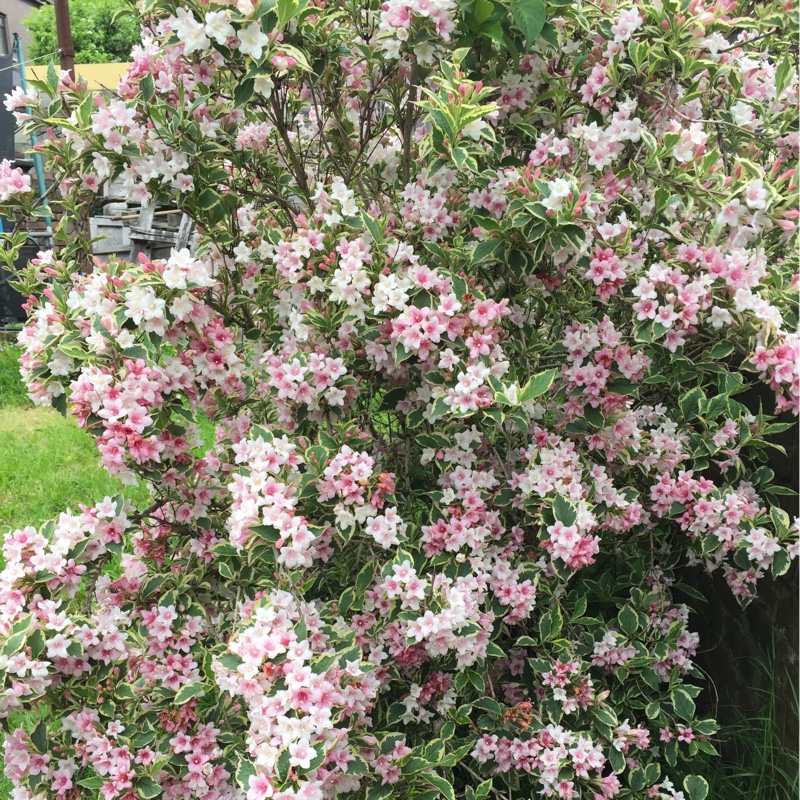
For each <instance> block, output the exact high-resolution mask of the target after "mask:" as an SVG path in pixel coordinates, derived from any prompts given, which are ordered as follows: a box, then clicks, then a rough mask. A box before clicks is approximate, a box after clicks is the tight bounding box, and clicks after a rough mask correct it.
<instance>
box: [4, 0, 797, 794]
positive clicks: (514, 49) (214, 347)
mask: <svg viewBox="0 0 800 800" xmlns="http://www.w3.org/2000/svg"><path fill="white" fill-rule="evenodd" d="M139 5H140V12H141V18H142V24H143V37H144V39H143V44H142V45H141V47H137V48H136V49H135V52H134V57H133V63H132V65H131V67H130V70H129V71H128V73H127V75H126V76H125V78H124V79H123V80H122V82H121V84H120V86H119V89H118V97H117V98H116V99H111V100H103V99H101V98H97V97H95V98H93V97H92V96H91V95H90V94H89V92H88V91H87V90H86V88H85V87H84V86H82V85H76V84H75V83H73V82H71V81H70V80H69V78H68V77H67V76H66V75H63V74H62V75H61V76H60V77H59V76H58V75H57V74H56V73H55V72H54V71H52V70H51V72H50V76H49V78H48V80H47V81H42V82H40V83H39V84H38V85H36V87H35V88H36V89H37V90H38V92H34V91H33V90H31V92H30V93H29V95H28V96H23V95H21V94H20V93H17V95H15V96H11V97H10V98H9V99H8V100H7V101H6V102H7V105H8V106H9V107H10V108H11V109H12V110H15V111H16V113H17V114H18V118H19V120H20V122H23V123H25V124H26V125H29V126H33V127H35V128H37V129H38V131H39V149H40V151H41V152H42V153H43V154H44V156H45V157H46V158H47V159H48V163H49V168H50V170H51V171H52V173H53V175H54V176H55V179H56V183H57V190H58V197H59V203H61V204H62V205H63V208H64V209H65V214H64V217H63V219H62V221H61V223H60V226H59V227H58V228H57V230H56V246H55V247H54V248H53V249H52V250H47V251H43V252H41V253H39V255H38V257H37V258H36V259H34V261H33V262H32V264H31V265H30V267H29V268H28V269H27V270H26V272H25V273H24V274H23V275H22V276H21V277H20V282H21V285H22V286H23V288H24V291H25V293H26V294H27V295H29V300H28V307H29V311H30V319H29V321H28V324H27V325H26V327H25V328H24V330H23V332H22V334H21V336H20V341H21V343H22V345H23V346H24V348H25V352H24V355H23V357H22V372H23V375H24V377H25V380H26V382H27V385H28V388H29V390H30V393H31V395H32V397H33V398H34V400H35V401H36V402H37V403H39V404H42V405H50V404H52V405H54V406H56V407H57V408H59V409H61V410H62V411H63V412H65V413H70V414H72V415H73V416H74V417H75V418H76V419H77V421H78V424H79V425H81V426H83V427H84V428H86V430H87V431H89V432H90V433H91V434H92V435H93V436H94V437H95V438H96V440H97V444H98V449H99V454H100V459H101V461H102V464H103V466H104V467H105V468H106V469H108V470H109V472H111V473H112V474H115V475H119V476H120V477H121V478H122V479H123V480H124V481H126V482H128V483H134V482H136V481H144V482H145V483H146V485H147V487H148V488H149V491H150V494H151V497H152V503H151V504H150V505H149V506H148V507H146V508H135V507H132V506H131V505H130V503H128V502H127V501H125V500H124V499H123V498H122V497H119V498H105V499H104V500H102V501H101V502H99V503H96V504H95V505H86V506H82V507H81V508H80V509H79V510H78V511H72V512H65V513H64V514H62V515H61V517H60V518H59V519H58V520H55V521H53V522H50V523H48V524H47V525H45V526H44V527H43V528H42V529H41V530H38V531H37V530H34V529H33V528H26V529H24V530H18V531H14V532H12V533H10V534H9V535H7V536H6V538H5V542H4V544H3V558H4V562H5V567H4V569H3V571H2V573H0V609H2V614H0V638H1V639H2V648H1V649H0V681H2V683H0V717H3V718H5V719H6V720H7V718H8V716H9V715H10V714H12V713H14V712H16V711H18V710H22V709H36V710H37V711H38V712H39V713H40V715H41V721H40V722H39V723H38V725H37V726H36V727H35V729H33V730H27V731H26V730H23V729H21V728H18V729H16V730H10V731H9V732H8V735H7V736H6V744H5V773H6V775H7V776H8V777H9V778H10V779H11V780H12V781H13V783H14V784H15V787H16V789H15V795H14V797H15V800H33V799H34V798H36V799H37V800H38V798H57V799H58V800H70V799H71V798H78V797H97V796H102V798H104V800H117V799H119V800H133V799H134V798H144V799H145V800H147V799H148V798H154V797H157V796H158V797H164V798H181V799H183V798H193V797H196V798H206V799H207V800H213V799H214V798H219V800H226V799H228V798H231V799H233V798H236V799H237V800H243V799H244V798H246V800H264V798H275V800H288V799H289V798H297V800H323V799H324V800H332V798H336V797H341V798H343V800H345V799H346V798H366V800H381V799H382V798H387V797H396V798H408V799H409V800H436V798H440V797H443V798H446V799H447V800H455V798H456V797H457V798H459V800H485V798H488V797H496V798H498V800H504V799H505V798H509V799H510V798H511V797H530V796H533V795H534V794H535V795H538V794H542V795H543V796H545V797H559V798H565V799H566V800H569V798H593V799H594V800H602V798H613V797H619V798H662V799H666V800H703V798H705V797H706V795H707V792H708V785H707V783H706V781H705V780H704V779H703V778H702V776H700V775H697V774H694V773H695V772H696V771H697V761H698V759H697V757H698V755H699V754H700V753H706V754H711V755H713V754H714V753H715V752H716V751H715V748H714V744H713V739H714V734H715V732H716V731H717V726H716V724H715V722H714V721H713V719H710V718H706V717H704V716H703V715H702V714H700V713H699V712H698V710H697V705H696V699H697V698H698V695H699V694H700V692H701V690H702V681H701V677H702V676H701V674H700V672H699V671H698V669H697V668H696V667H695V665H694V663H693V658H694V656H695V654H696V652H697V649H698V646H699V642H698V637H697V636H696V635H695V634H694V633H692V632H691V619H690V611H689V608H688V607H687V606H686V605H685V602H684V601H686V600H688V599H690V598H691V597H693V596H694V594H695V593H696V592H695V593H693V591H692V590H691V589H690V588H689V587H688V586H686V585H684V584H683V583H682V582H681V580H680V576H681V571H682V570H683V569H684V568H685V567H686V566H699V567H701V568H703V569H705V570H708V571H709V572H713V571H715V570H718V571H721V572H723V573H724V575H725V577H726V579H727V581H728V584H729V585H730V589H731V591H733V592H734V593H735V594H736V595H737V596H738V597H739V598H740V599H741V600H742V601H743V602H746V601H747V600H749V599H750V598H752V597H753V595H754V593H755V590H756V585H757V583H758V582H759V581H760V580H762V579H764V578H765V576H767V575H768V574H770V573H771V574H772V575H774V576H778V575H781V574H783V573H785V572H786V571H787V569H788V568H789V566H790V561H791V559H792V558H793V557H794V556H795V555H796V553H797V547H798V545H797V530H798V524H797V522H796V521H795V522H792V520H791V519H790V517H789V516H788V514H787V513H786V512H785V511H784V510H783V509H782V508H781V505H780V503H781V501H782V500H783V502H786V500H785V498H783V496H784V495H789V494H791V492H790V490H788V489H787V488H785V487H782V486H781V485H779V484H778V483H776V481H775V479H774V474H773V472H772V470H771V469H770V468H769V467H768V466H767V463H766V462H767V461H768V458H769V455H770V453H771V452H772V451H773V450H774V449H775V448H776V445H775V444H774V441H773V439H772V438H771V437H772V436H773V435H774V434H775V433H778V432H780V431H782V430H785V429H786V428H787V427H788V423H786V422H782V421H778V422H776V421H775V420H774V417H773V416H771V414H770V409H774V410H775V411H776V412H783V411H791V412H794V413H795V414H796V413H797V412H798V408H799V407H800V383H799V381H798V371H797V362H798V356H800V340H798V337H797V335H796V333H795V331H796V327H797V309H796V305H795V301H796V292H797V289H798V275H797V272H796V268H797V251H796V244H797V242H796V225H797V223H796V221H797V217H798V212H797V209H796V208H794V207H793V198H794V197H795V195H796V190H797V179H796V173H795V166H794V165H795V164H796V161H797V157H798V149H799V148H800V136H799V135H798V129H797V113H796V112H797V94H798V77H797V72H796V70H795V68H794V65H793V64H794V61H793V60H792V58H791V54H790V52H789V51H790V49H791V48H792V47H794V42H795V40H796V32H797V11H796V10H795V9H794V7H793V3H792V2H791V0H790V1H789V2H788V3H786V4H785V5H783V6H782V5H780V4H779V3H776V2H767V3H761V4H757V5H756V6H755V7H754V8H755V10H751V13H750V15H749V16H743V15H742V14H743V13H745V12H744V11H743V10H742V11H740V9H739V8H738V5H737V3H736V0H716V2H713V3H709V2H704V1H703V0H691V2H686V1H684V2H681V3H678V2H677V1H676V0H658V1H657V2H641V3H631V2H623V3H621V4H620V5H615V4H614V3H613V2H609V3H602V4H595V3H590V2H588V0H587V2H585V3H579V2H576V3H574V4H573V3H570V2H566V0H550V1H549V2H548V3H547V4H546V6H545V5H542V3H541V0H509V1H508V2H505V1H501V0H465V2H459V3H456V2H454V0H388V2H386V3H384V4H382V5H380V4H379V3H377V2H375V1H374V0H373V1H372V2H350V1H349V0H348V2H341V3H330V4H325V3H322V2H307V0H277V2H276V1H275V0H259V2H251V0H238V2H237V3H235V4H232V3H228V2H222V0H211V1H210V2H202V3H201V2H199V0H186V2H183V3H182V4H179V2H178V1H177V0H141V2H140V4H139ZM748 8H751V7H750V6H748ZM39 93H41V96H50V97H51V98H52V102H51V103H50V105H49V106H48V108H47V109H46V110H45V109H44V108H43V107H42V106H41V105H39V96H40V95H39ZM28 106H30V107H31V108H30V110H27V108H28ZM109 179H117V180H118V181H119V182H120V183H121V184H122V186H123V187H124V189H125V191H127V193H128V196H129V198H130V199H131V200H132V201H138V202H156V201H158V202H170V203H174V204H176V205H177V207H178V208H180V209H181V210H183V211H184V212H185V213H187V214H189V215H191V217H192V218H193V219H194V220H195V221H196V222H197V224H198V228H199V232H200V238H199V244H198V246H197V248H196V251H195V250H192V251H191V252H190V251H189V250H181V251H173V253H172V255H171V256H170V257H169V258H168V259H167V260H165V261H162V260H155V261H152V260H150V259H148V258H141V263H139V264H128V263H122V262H118V261H115V260H112V261H111V262H110V263H101V262H99V261H93V260H92V257H91V247H90V242H89V241H88V240H87V238H86V235H85V233H84V227H85V226H84V224H83V222H82V221H83V220H85V219H86V217H87V215H88V210H89V208H90V207H91V206H92V204H93V203H94V201H95V198H96V197H97V194H98V192H99V191H100V189H101V187H102V185H103V184H104V183H105V182H106V181H108V180H109ZM0 193H1V194H0V199H2V200H3V201H4V204H5V205H4V208H5V210H6V213H7V214H16V215H20V216H24V215H34V216H35V215H43V214H45V213H50V212H48V211H47V210H46V209H43V207H42V206H41V205H38V201H37V199H36V198H35V197H34V194H33V193H32V192H31V191H30V183H29V181H28V180H26V178H25V176H23V175H22V174H21V173H19V172H18V171H14V170H12V169H10V167H9V166H8V165H7V164H4V165H3V167H2V171H0ZM23 238H24V235H22V234H13V235H9V236H7V237H6V254H5V257H6V259H7V260H8V262H9V263H10V262H11V261H12V260H13V257H14V254H15V252H17V249H18V248H19V246H20V245H21V243H22V239H23ZM759 382H763V383H764V384H766V386H767V387H768V388H766V389H765V393H764V394H763V398H765V399H764V402H763V405H764V406H765V407H766V410H764V409H762V408H761V407H758V406H757V404H755V405H754V404H753V403H752V402H749V401H747V402H748V403H749V404H746V403H745V401H746V400H747V398H746V397H745V396H744V395H743V393H744V392H745V391H746V390H747V389H748V387H751V386H753V385H757V384H758V383H759ZM773 398H774V399H773ZM209 421H210V423H211V424H212V426H213V428H214V430H215V432H216V433H215V441H214V442H209V441H207V440H206V441H204V439H203V437H202V436H201V430H202V429H203V426H205V427H206V428H207V427H208V423H209ZM778 449H780V448H778ZM787 507H788V506H787Z"/></svg>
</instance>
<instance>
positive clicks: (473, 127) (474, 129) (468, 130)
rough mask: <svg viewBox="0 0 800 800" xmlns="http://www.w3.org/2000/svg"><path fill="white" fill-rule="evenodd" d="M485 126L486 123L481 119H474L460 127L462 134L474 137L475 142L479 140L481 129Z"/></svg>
mask: <svg viewBox="0 0 800 800" xmlns="http://www.w3.org/2000/svg"><path fill="white" fill-rule="evenodd" d="M485 127H486V123H485V122H484V121H483V120H482V119H476V120H473V121H472V122H470V123H468V124H467V125H465V126H464V127H463V128H462V129H461V133H463V134H464V136H469V138H470V139H474V140H475V141H476V142H477V141H479V140H480V138H481V134H482V133H483V129H484V128H485Z"/></svg>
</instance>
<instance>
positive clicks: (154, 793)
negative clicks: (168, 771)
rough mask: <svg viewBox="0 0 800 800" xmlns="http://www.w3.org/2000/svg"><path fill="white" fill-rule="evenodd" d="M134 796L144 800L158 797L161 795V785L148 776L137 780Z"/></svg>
mask: <svg viewBox="0 0 800 800" xmlns="http://www.w3.org/2000/svg"><path fill="white" fill-rule="evenodd" d="M136 794H138V795H139V797H144V798H146V800H150V798H152V797H158V796H159V795H160V794H161V784H159V783H157V782H156V781H154V780H153V779H152V778H150V777H148V776H145V777H143V778H138V779H137V780H136Z"/></svg>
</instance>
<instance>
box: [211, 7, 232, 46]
mask: <svg viewBox="0 0 800 800" xmlns="http://www.w3.org/2000/svg"><path fill="white" fill-rule="evenodd" d="M206 35H207V36H209V37H210V38H211V39H213V40H214V41H215V42H216V43H217V44H225V42H226V41H227V40H228V38H229V37H230V36H235V35H236V31H235V30H234V28H233V25H231V24H230V22H228V12H227V11H224V10H223V11H209V12H208V13H207V14H206Z"/></svg>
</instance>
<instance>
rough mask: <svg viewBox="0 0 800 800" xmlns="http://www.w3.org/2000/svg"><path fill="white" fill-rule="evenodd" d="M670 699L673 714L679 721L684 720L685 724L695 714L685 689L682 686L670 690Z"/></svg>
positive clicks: (693, 706)
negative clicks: (673, 710)
mask: <svg viewBox="0 0 800 800" xmlns="http://www.w3.org/2000/svg"><path fill="white" fill-rule="evenodd" d="M670 699H671V700H672V707H673V708H674V709H675V713H676V714H677V715H678V716H679V717H680V718H681V719H685V720H686V721H687V722H688V721H689V720H691V719H692V717H693V716H694V714H695V704H694V700H692V698H691V697H690V696H689V693H688V692H687V691H686V689H684V688H683V687H682V686H676V687H675V688H674V689H673V690H672V693H671V696H670Z"/></svg>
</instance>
